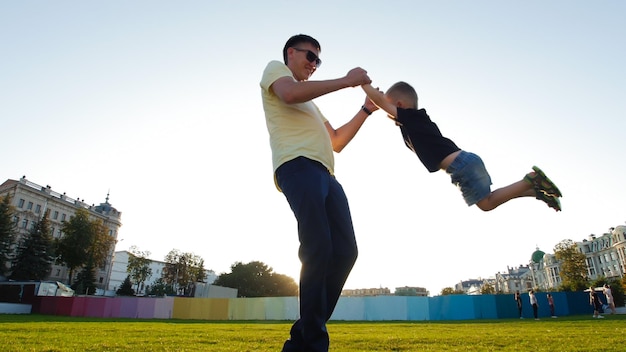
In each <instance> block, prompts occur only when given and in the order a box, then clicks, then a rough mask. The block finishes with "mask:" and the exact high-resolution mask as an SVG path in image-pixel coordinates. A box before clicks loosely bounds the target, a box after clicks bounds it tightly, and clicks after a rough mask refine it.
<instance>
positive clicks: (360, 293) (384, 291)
mask: <svg viewBox="0 0 626 352" xmlns="http://www.w3.org/2000/svg"><path fill="white" fill-rule="evenodd" d="M341 295H342V296H347V297H367V296H390V295H391V291H389V289H388V288H386V287H385V288H382V287H381V288H358V289H348V290H343V291H341Z"/></svg>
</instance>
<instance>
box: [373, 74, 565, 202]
mask: <svg viewBox="0 0 626 352" xmlns="http://www.w3.org/2000/svg"><path fill="white" fill-rule="evenodd" d="M362 88H363V90H364V91H365V93H366V94H367V96H368V98H369V99H370V100H371V101H372V102H373V103H374V104H375V105H376V106H378V107H379V108H381V109H383V110H384V111H385V112H387V114H388V116H389V118H391V119H393V120H394V121H396V124H397V125H398V126H400V130H401V132H402V136H403V137H404V143H405V144H406V146H407V147H408V148H409V149H411V150H412V151H413V152H415V154H417V156H418V157H419V159H420V160H421V162H422V163H423V164H424V166H426V168H427V169H428V171H430V172H436V171H438V170H440V169H441V170H445V171H446V173H448V174H449V175H450V177H451V179H452V183H453V184H455V185H456V186H457V187H459V188H460V190H461V192H462V193H463V198H464V199H465V202H466V203H467V205H468V206H472V205H474V204H476V206H478V208H480V209H481V210H483V211H490V210H493V209H495V208H496V207H498V206H499V205H501V204H503V203H506V202H508V201H509V200H511V199H513V198H518V197H531V196H532V197H535V198H537V199H539V200H541V201H543V202H545V203H546V204H547V205H548V206H549V207H550V208H553V209H554V210H555V211H560V210H561V202H560V201H559V197H561V196H562V195H561V191H559V189H558V188H557V187H556V185H555V184H554V183H553V182H552V181H551V180H550V179H549V178H548V177H547V176H546V175H545V174H544V173H543V171H541V169H539V168H538V167H537V166H533V170H534V172H530V173H528V174H526V176H524V178H523V179H522V180H521V181H517V182H515V183H512V184H510V185H508V186H506V187H502V188H499V189H496V190H495V191H493V192H492V191H491V177H490V176H489V173H488V172H487V169H486V168H485V165H484V163H483V161H482V160H481V159H480V157H479V156H478V155H476V154H473V153H469V152H466V151H464V150H461V149H460V148H459V147H457V146H456V144H454V142H453V141H452V140H450V139H448V138H446V137H444V136H442V135H441V132H440V131H439V128H438V127H437V125H436V124H435V123H434V122H432V121H431V120H430V117H429V116H428V114H427V113H426V110H424V109H419V110H418V108H417V93H416V92H415V89H413V87H411V86H410V85H409V84H407V83H405V82H398V83H396V84H394V85H392V86H391V88H389V90H388V91H387V93H386V94H383V92H381V91H379V90H378V89H377V88H374V87H372V85H371V84H366V85H363V86H362Z"/></svg>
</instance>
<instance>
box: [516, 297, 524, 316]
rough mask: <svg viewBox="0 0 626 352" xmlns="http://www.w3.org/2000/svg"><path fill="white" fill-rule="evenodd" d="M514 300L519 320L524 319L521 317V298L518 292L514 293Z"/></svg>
mask: <svg viewBox="0 0 626 352" xmlns="http://www.w3.org/2000/svg"><path fill="white" fill-rule="evenodd" d="M514 299H515V303H517V313H518V314H519V318H520V319H524V317H522V296H521V295H520V293H519V291H517V292H515V296H514Z"/></svg>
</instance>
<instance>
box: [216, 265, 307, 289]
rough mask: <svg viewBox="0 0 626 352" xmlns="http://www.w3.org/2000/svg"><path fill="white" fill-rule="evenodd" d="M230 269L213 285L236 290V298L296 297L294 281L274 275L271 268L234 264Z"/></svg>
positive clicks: (296, 286) (284, 276)
mask: <svg viewBox="0 0 626 352" xmlns="http://www.w3.org/2000/svg"><path fill="white" fill-rule="evenodd" d="M230 268H231V272H230V273H224V274H221V275H220V276H219V277H218V278H217V280H215V282H214V283H213V284H214V285H218V286H225V287H231V288H236V289H237V290H238V291H237V296H238V297H280V296H297V295H298V285H297V284H296V282H295V281H294V279H292V278H291V277H289V276H286V275H282V274H276V273H274V272H273V269H272V268H270V267H268V266H267V265H266V264H264V263H262V262H259V261H253V262H250V263H248V264H243V263H241V262H236V263H235V264H233V265H232V266H231V267H230Z"/></svg>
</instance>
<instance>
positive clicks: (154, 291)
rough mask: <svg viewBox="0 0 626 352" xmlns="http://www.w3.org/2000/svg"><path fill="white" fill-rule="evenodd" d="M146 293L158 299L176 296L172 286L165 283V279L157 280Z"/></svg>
mask: <svg viewBox="0 0 626 352" xmlns="http://www.w3.org/2000/svg"><path fill="white" fill-rule="evenodd" d="M146 292H148V295H151V296H157V297H163V296H165V295H168V296H174V295H175V294H176V291H174V288H173V287H172V285H168V284H166V283H165V282H163V278H159V279H157V281H155V283H154V284H153V285H152V286H150V287H149V288H146Z"/></svg>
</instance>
